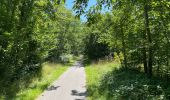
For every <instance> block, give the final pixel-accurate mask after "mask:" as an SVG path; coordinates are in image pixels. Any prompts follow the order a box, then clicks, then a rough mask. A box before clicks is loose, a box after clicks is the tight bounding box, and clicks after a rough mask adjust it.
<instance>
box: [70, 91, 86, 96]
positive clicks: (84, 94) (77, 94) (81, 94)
mask: <svg viewBox="0 0 170 100" xmlns="http://www.w3.org/2000/svg"><path fill="white" fill-rule="evenodd" d="M71 95H74V96H84V97H86V95H87V91H85V92H79V91H77V90H72V91H71Z"/></svg>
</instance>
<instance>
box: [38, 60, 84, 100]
mask: <svg viewBox="0 0 170 100" xmlns="http://www.w3.org/2000/svg"><path fill="white" fill-rule="evenodd" d="M85 83H86V81H85V71H84V67H83V66H82V65H81V62H76V63H75V65H74V66H73V67H71V68H69V69H68V70H67V71H66V72H65V73H64V74H63V75H61V76H60V78H59V79H58V80H57V81H55V82H54V83H53V84H52V85H51V86H50V87H49V88H48V89H47V90H45V91H44V93H43V94H42V95H40V96H39V97H38V99H37V100H85V97H86V87H85V85H86V84H85Z"/></svg>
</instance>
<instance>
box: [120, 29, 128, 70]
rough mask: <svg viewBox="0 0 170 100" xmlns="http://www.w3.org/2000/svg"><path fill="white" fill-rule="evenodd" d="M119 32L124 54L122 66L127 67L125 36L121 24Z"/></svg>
mask: <svg viewBox="0 0 170 100" xmlns="http://www.w3.org/2000/svg"><path fill="white" fill-rule="evenodd" d="M121 34H122V46H123V47H122V51H123V56H124V60H123V63H124V67H125V68H127V55H126V46H125V36H124V33H123V27H122V26H121Z"/></svg>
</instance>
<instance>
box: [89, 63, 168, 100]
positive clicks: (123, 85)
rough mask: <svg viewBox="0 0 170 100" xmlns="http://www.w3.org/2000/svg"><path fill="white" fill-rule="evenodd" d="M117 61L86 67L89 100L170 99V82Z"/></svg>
mask: <svg viewBox="0 0 170 100" xmlns="http://www.w3.org/2000/svg"><path fill="white" fill-rule="evenodd" d="M116 66H118V64H115V63H103V64H92V65H89V66H87V67H86V73H87V87H88V99H89V100H169V99H170V92H169V91H170V84H169V82H168V81H167V80H163V79H160V78H157V77H153V78H148V77H147V76H146V74H144V73H142V72H139V71H137V70H132V69H123V68H118V67H116Z"/></svg>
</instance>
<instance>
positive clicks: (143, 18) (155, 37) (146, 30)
mask: <svg viewBox="0 0 170 100" xmlns="http://www.w3.org/2000/svg"><path fill="white" fill-rule="evenodd" d="M87 4H88V0H76V2H75V6H74V9H75V11H77V14H78V15H81V14H82V12H84V11H85V10H86V9H85V8H86V6H87ZM104 6H105V7H110V9H109V13H104V14H102V12H101V11H102V8H103V7H104ZM86 15H87V18H88V20H87V25H88V26H89V27H90V32H97V34H93V35H95V36H93V37H97V38H98V39H97V40H96V41H97V42H96V43H98V44H107V45H108V47H107V48H109V50H110V52H111V53H112V52H116V53H117V54H121V53H122V54H123V60H122V61H121V63H122V66H124V67H144V72H145V73H147V74H148V76H152V74H155V73H157V74H160V76H162V75H166V74H167V76H169V66H170V64H169V63H170V62H169V61H170V56H169V55H170V52H169V50H170V49H169V47H170V46H169V44H170V36H169V32H170V27H169V25H170V21H169V19H170V16H169V15H170V12H169V1H168V0H149V1H148V0H143V1H142V0H132V1H129V0H97V4H96V5H94V6H93V7H91V9H90V10H89V11H88V13H86ZM90 32H89V33H90ZM89 38H90V34H89V36H88V39H89ZM92 40H93V39H91V41H92ZM85 44H88V42H87V43H85ZM93 46H94V45H93ZM93 46H92V47H93ZM94 47H97V46H94ZM94 47H93V48H94ZM102 47H104V46H102ZM89 49H90V48H89ZM86 51H88V50H86ZM99 52H100V53H101V54H102V51H100V50H99ZM99 52H98V53H97V54H100V53H99ZM90 55H92V54H90Z"/></svg>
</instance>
